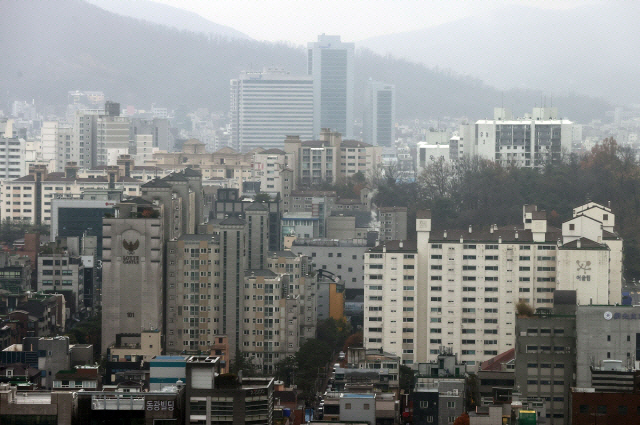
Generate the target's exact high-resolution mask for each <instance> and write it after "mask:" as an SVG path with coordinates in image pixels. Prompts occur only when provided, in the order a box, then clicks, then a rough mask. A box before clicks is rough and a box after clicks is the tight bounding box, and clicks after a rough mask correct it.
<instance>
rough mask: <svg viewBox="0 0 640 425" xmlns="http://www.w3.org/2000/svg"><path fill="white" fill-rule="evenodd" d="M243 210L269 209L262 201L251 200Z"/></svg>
mask: <svg viewBox="0 0 640 425" xmlns="http://www.w3.org/2000/svg"><path fill="white" fill-rule="evenodd" d="M244 210H245V211H269V209H268V208H267V207H266V205H265V204H263V203H262V202H252V203H251V205H249V206H248V207H246V208H245V209H244Z"/></svg>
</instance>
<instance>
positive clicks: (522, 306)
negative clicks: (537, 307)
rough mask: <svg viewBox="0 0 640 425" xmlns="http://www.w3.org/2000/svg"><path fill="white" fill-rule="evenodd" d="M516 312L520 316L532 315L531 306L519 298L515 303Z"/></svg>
mask: <svg viewBox="0 0 640 425" xmlns="http://www.w3.org/2000/svg"><path fill="white" fill-rule="evenodd" d="M516 313H517V314H518V316H520V317H531V316H533V313H534V311H533V307H531V306H530V305H529V304H527V302H526V301H525V300H520V301H519V302H518V304H516Z"/></svg>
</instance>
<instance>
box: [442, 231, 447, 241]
mask: <svg viewBox="0 0 640 425" xmlns="http://www.w3.org/2000/svg"><path fill="white" fill-rule="evenodd" d="M442 236H443V237H444V238H445V239H447V231H446V230H445V231H444V233H443V235H442Z"/></svg>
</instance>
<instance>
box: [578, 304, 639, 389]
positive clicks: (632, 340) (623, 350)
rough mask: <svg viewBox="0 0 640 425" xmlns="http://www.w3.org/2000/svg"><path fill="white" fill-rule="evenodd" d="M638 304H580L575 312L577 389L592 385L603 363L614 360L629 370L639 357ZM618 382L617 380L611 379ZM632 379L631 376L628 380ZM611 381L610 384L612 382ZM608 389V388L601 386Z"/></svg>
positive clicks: (633, 367) (634, 366) (634, 365)
mask: <svg viewBox="0 0 640 425" xmlns="http://www.w3.org/2000/svg"><path fill="white" fill-rule="evenodd" d="M638 321H640V307H639V306H627V305H624V306H622V305H588V304H587V305H580V306H578V309H577V313H576V330H577V347H576V353H577V362H576V364H577V370H576V372H577V377H576V386H577V387H579V388H587V387H593V386H594V385H597V384H596V381H594V375H596V374H598V372H599V371H600V370H601V369H602V367H603V366H604V363H603V362H607V361H609V362H611V361H618V362H620V368H622V369H624V370H633V369H636V368H637V366H636V365H637V362H638V359H640V331H639V329H638ZM612 381H614V382H615V383H616V384H620V383H621V381H620V379H619V378H618V379H614V380H612ZM632 381H633V379H632ZM614 382H612V383H614ZM601 389H602V390H603V391H605V392H610V391H611V388H609V389H606V388H601Z"/></svg>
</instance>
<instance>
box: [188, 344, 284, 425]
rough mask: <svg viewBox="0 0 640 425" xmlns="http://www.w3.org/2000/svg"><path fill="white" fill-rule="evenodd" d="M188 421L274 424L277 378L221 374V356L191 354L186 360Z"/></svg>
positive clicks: (257, 424) (256, 424) (258, 424)
mask: <svg viewBox="0 0 640 425" xmlns="http://www.w3.org/2000/svg"><path fill="white" fill-rule="evenodd" d="M186 372H187V379H186V383H187V386H186V409H185V410H186V421H187V423H203V424H214V423H216V424H218V423H234V424H255V425H271V424H272V423H273V389H274V387H273V384H274V380H273V378H243V377H242V375H241V374H240V375H239V376H237V377H236V376H235V375H220V376H218V374H219V373H220V362H219V359H218V358H217V357H207V356H191V357H189V358H188V359H187V361H186Z"/></svg>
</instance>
